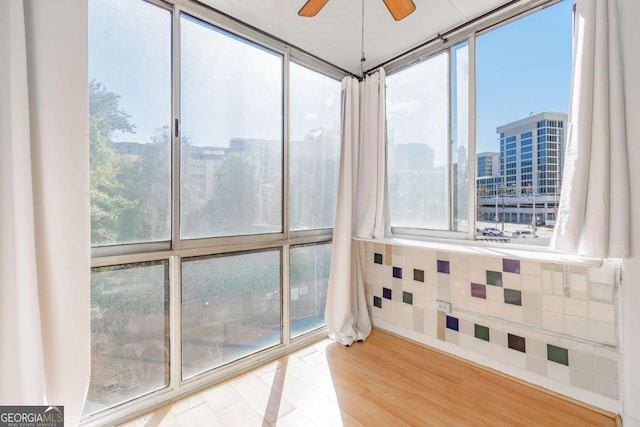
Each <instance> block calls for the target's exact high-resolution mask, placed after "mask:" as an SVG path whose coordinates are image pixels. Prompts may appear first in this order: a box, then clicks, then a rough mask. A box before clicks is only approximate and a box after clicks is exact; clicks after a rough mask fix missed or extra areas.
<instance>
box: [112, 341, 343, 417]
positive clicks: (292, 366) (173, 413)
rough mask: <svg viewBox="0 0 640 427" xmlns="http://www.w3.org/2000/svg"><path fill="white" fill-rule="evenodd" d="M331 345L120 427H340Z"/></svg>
mask: <svg viewBox="0 0 640 427" xmlns="http://www.w3.org/2000/svg"><path fill="white" fill-rule="evenodd" d="M332 343H333V342H332V341H331V340H329V339H325V340H323V341H320V342H318V343H316V344H314V345H312V346H310V347H307V348H304V349H302V350H300V351H298V352H295V353H292V354H290V355H289V356H286V357H283V358H280V359H278V360H276V361H274V362H272V363H269V364H267V365H264V366H262V367H260V368H258V369H256V370H253V371H251V372H249V373H246V374H244V375H241V376H239V377H237V378H234V379H232V380H229V381H227V382H224V383H222V384H219V385H217V386H215V387H212V388H210V389H208V390H205V391H202V392H200V393H196V394H193V395H191V396H189V397H188V398H185V399H183V400H180V401H178V402H176V403H174V404H171V405H167V406H164V407H162V408H160V409H157V410H155V411H154V412H152V413H149V414H146V415H144V416H142V417H140V418H137V419H135V420H133V421H130V422H128V423H126V424H123V425H122V426H123V427H159V426H162V427H172V426H179V427H197V426H272V425H276V423H277V425H278V426H296V427H297V426H326V425H331V426H341V425H342V424H343V420H342V416H341V414H340V407H339V405H338V398H337V396H336V390H335V388H334V384H333V381H332V376H331V372H330V370H329V365H328V363H327V358H326V354H325V350H326V348H327V346H328V345H330V344H332Z"/></svg>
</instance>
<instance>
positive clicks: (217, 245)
mask: <svg viewBox="0 0 640 427" xmlns="http://www.w3.org/2000/svg"><path fill="white" fill-rule="evenodd" d="M138 1H142V2H145V3H148V4H150V5H153V6H158V7H161V8H162V9H165V10H168V11H169V12H170V13H171V46H170V56H171V67H172V68H171V79H170V83H171V88H169V89H168V90H169V91H170V96H171V117H170V120H171V129H170V132H171V142H170V145H171V160H170V166H171V171H170V176H171V214H170V215H171V218H170V224H171V233H170V240H164V241H156V242H142V243H131V244H110V245H102V246H93V245H92V247H91V268H92V269H94V268H100V267H109V266H114V265H126V266H131V267H134V266H135V265H136V264H139V263H145V262H154V261H156V262H168V266H169V267H168V268H169V285H168V286H169V289H168V297H169V303H168V311H169V312H168V318H169V321H168V328H169V339H168V341H169V347H168V349H167V351H168V355H169V356H168V359H169V384H168V386H166V387H164V388H162V389H159V390H156V391H152V392H150V393H147V394H144V395H142V396H140V397H137V398H135V399H133V400H129V401H126V402H123V403H120V404H118V405H116V406H111V407H109V408H106V409H101V410H98V411H97V412H94V413H90V414H88V415H84V416H83V417H82V419H81V425H83V426H94V425H95V426H99V425H106V424H109V425H111V424H114V423H118V422H121V421H124V420H126V419H129V418H131V416H132V415H134V414H139V413H144V412H147V411H148V410H150V409H152V408H153V407H154V406H159V405H161V404H164V403H166V402H168V401H170V400H175V399H177V398H179V397H181V396H185V395H188V394H190V393H193V392H195V391H198V390H201V389H203V388H205V387H210V386H211V385H213V384H215V383H218V382H220V381H224V380H226V379H228V378H230V377H232V376H235V375H237V374H239V373H240V372H243V371H246V370H248V369H251V368H254V367H257V366H259V365H261V364H264V363H266V362H267V361H269V360H273V359H275V358H277V357H280V356H282V355H284V354H286V353H289V352H291V351H294V350H296V349H298V348H302V347H304V346H305V345H308V344H310V343H312V342H315V341H317V340H318V339H319V338H320V337H323V336H326V333H327V329H326V326H324V327H320V328H317V329H314V330H312V331H310V332H307V333H305V334H302V335H300V336H297V337H295V338H291V331H290V295H289V272H290V247H292V246H299V245H310V244H323V243H328V244H330V243H331V241H332V237H333V228H318V229H309V230H296V231H291V230H290V229H289V204H290V201H289V195H290V194H289V187H290V181H289V175H290V174H289V167H290V162H289V154H290V151H289V144H290V139H289V130H290V122H289V105H290V90H289V78H290V75H289V69H290V64H291V63H296V64H298V65H300V66H303V67H305V68H308V69H310V70H312V71H314V72H317V73H320V74H322V75H324V76H326V77H329V78H332V79H334V80H336V81H337V82H338V83H340V81H341V80H342V78H344V77H345V76H347V75H348V73H347V72H346V71H344V70H342V69H340V68H338V67H336V66H333V65H331V64H329V63H326V62H324V61H322V60H320V59H318V58H316V57H313V56H312V55H310V54H308V53H306V52H303V51H301V50H299V49H297V48H295V47H293V46H289V45H288V44H286V43H284V42H283V41H281V40H279V39H277V38H275V37H273V36H270V35H269V34H266V33H263V32H261V31H259V30H257V29H255V28H252V27H249V26H247V25H246V24H244V23H242V22H240V21H237V20H235V19H233V18H231V17H229V16H227V15H225V14H222V13H220V12H218V11H215V10H214V9H211V8H209V7H207V6H205V5H204V4H201V3H198V2H195V1H192V0H168V1H167V2H164V1H162V0H138ZM183 14H185V15H188V16H189V17H191V18H195V19H197V20H200V21H202V22H204V23H205V24H206V25H210V26H213V27H215V28H216V29H219V30H221V31H222V32H224V33H228V34H229V35H230V36H231V37H235V38H238V39H239V40H241V41H242V42H246V43H249V44H251V45H255V46H256V47H257V48H261V49H266V50H268V51H271V52H274V53H277V54H279V55H281V56H282V74H281V79H282V80H281V84H282V92H281V97H282V98H281V101H282V111H281V115H282V117H281V118H282V121H281V126H282V153H281V156H282V159H281V167H282V170H281V174H282V181H281V185H282V198H281V215H282V229H281V231H280V232H276V233H258V234H249V235H238V236H223V237H205V238H189V239H187V238H181V237H180V185H181V183H180V173H181V172H180V167H181V162H180V145H181V135H179V133H178V132H177V130H179V126H180V119H181V116H180V114H181V110H180V95H181V92H180V77H181V75H180V58H181V54H180V43H181V40H180V31H181V26H180V21H181V19H182V16H183ZM187 19H189V18H187ZM261 250H278V251H279V252H280V264H279V268H280V282H281V283H280V286H281V290H282V291H281V292H280V295H279V298H280V310H281V312H280V318H281V341H280V343H279V344H277V345H275V346H271V347H269V348H267V349H264V350H261V351H258V352H257V353H253V354H251V355H248V356H245V357H242V358H240V359H238V360H235V361H232V362H229V363H227V364H224V365H223V366H220V367H216V368H213V369H209V370H207V371H205V372H202V373H200V374H198V375H195V376H193V377H189V378H185V379H182V373H181V366H182V345H181V343H182V326H181V321H182V307H181V302H182V282H181V278H182V271H181V263H182V260H183V259H186V258H191V259H194V258H197V257H201V256H202V257H206V256H215V255H223V254H235V253H242V252H253V251H261Z"/></svg>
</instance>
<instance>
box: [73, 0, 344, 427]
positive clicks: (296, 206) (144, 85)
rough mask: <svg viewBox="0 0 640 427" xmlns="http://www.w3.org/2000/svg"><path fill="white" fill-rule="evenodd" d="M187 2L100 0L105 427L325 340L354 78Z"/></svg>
mask: <svg viewBox="0 0 640 427" xmlns="http://www.w3.org/2000/svg"><path fill="white" fill-rule="evenodd" d="M183 3H184V2H177V3H176V4H174V5H169V4H165V3H162V2H157V1H155V0H149V1H144V0H95V1H94V0H92V1H91V2H89V73H90V81H89V92H90V100H89V101H90V118H89V121H90V130H91V132H90V141H89V143H90V155H91V214H92V217H91V220H92V257H93V259H92V274H91V297H92V307H91V327H92V372H91V384H90V387H89V392H88V396H87V400H86V402H85V406H84V417H85V419H86V420H89V421H90V422H91V423H93V424H96V425H97V424H100V425H111V424H113V422H114V421H116V420H117V419H118V418H120V417H122V416H123V415H124V414H126V413H127V411H128V410H130V409H131V408H133V407H135V408H136V410H139V408H141V407H142V406H143V405H157V404H161V403H162V402H164V401H166V400H167V399H176V398H177V397H178V396H180V395H181V394H183V393H184V392H185V390H186V389H188V388H189V387H190V384H192V383H193V382H198V383H205V382H207V381H212V382H213V381H219V380H220V379H221V378H222V377H223V376H226V375H229V374H230V373H232V372H239V371H242V370H246V369H247V368H249V367H250V366H255V365H257V364H258V363H260V361H262V360H264V358H265V357H272V356H277V355H280V354H282V353H283V352H284V351H286V350H287V349H288V348H289V347H290V345H291V344H292V343H295V344H296V345H298V344H299V343H301V342H304V341H305V340H312V339H314V337H317V336H318V335H319V334H321V333H323V331H322V327H323V326H324V325H325V323H324V300H325V297H326V292H327V285H328V275H329V265H330V262H331V237H332V227H333V216H334V211H335V203H336V191H337V188H336V187H337V175H338V156H339V135H340V120H341V117H340V101H341V85H340V79H341V78H342V77H343V75H342V72H341V71H339V70H336V69H334V68H333V67H331V66H329V65H326V64H322V63H320V62H316V61H313V60H311V59H309V58H308V57H307V56H305V55H303V54H300V52H298V51H297V50H296V49H295V48H291V47H284V46H283V45H282V43H281V42H280V41H275V40H272V39H270V38H269V37H267V36H264V35H259V36H257V35H256V33H254V32H252V30H250V29H247V28H244V27H243V26H241V25H240V24H234V25H233V26H231V27H225V28H224V29H222V28H221V27H220V26H218V25H215V24H216V23H217V24H220V25H221V24H222V23H225V22H227V21H226V20H225V18H224V17H223V16H220V15H217V14H216V13H215V12H212V11H206V12H202V11H200V12H198V18H195V17H194V16H192V15H190V14H189V13H191V12H192V11H191V10H190V9H189V7H187V6H184V5H183ZM227 23H228V22H227ZM245 33H247V34H248V35H249V36H251V40H249V39H248V38H243V37H242V35H243V34H245ZM178 40H179V42H178ZM287 89H288V90H287ZM288 112H290V113H288ZM287 113H288V117H287ZM287 123H288V124H289V126H290V128H289V129H285V124H287ZM285 269H286V270H285Z"/></svg>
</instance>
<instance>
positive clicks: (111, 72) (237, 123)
mask: <svg viewBox="0 0 640 427" xmlns="http://www.w3.org/2000/svg"><path fill="white" fill-rule="evenodd" d="M89 5H90V7H89V28H90V30H89V77H90V79H95V80H96V81H98V82H101V83H103V84H104V85H105V86H106V88H107V89H108V90H110V91H112V92H115V93H117V94H118V95H120V108H121V110H123V111H125V112H126V113H127V114H128V115H129V116H130V122H131V123H132V124H134V125H135V127H136V131H135V133H126V134H118V133H117V134H115V135H114V137H113V139H114V140H115V141H133V142H140V143H146V142H150V141H151V137H152V136H153V135H154V134H155V133H156V132H157V129H159V128H162V127H163V126H170V125H171V79H172V76H171V31H170V30H171V16H170V14H169V12H168V11H167V10H164V9H161V8H159V7H156V6H153V5H150V4H148V3H146V2H142V1H129V0H92V1H91V2H90V3H89ZM181 26H182V28H181V30H182V31H181V40H180V45H181V61H180V74H181V75H180V79H181V94H180V117H181V131H182V134H183V135H186V136H187V137H188V139H189V142H190V143H191V144H195V145H200V146H218V147H221V146H222V147H224V146H228V145H229V140H230V139H231V138H264V139H269V140H282V138H283V120H282V109H283V100H282V82H283V80H282V75H283V56H282V55H281V54H279V53H275V52H271V51H269V50H266V49H262V48H260V49H256V46H255V45H251V44H248V43H246V42H244V41H241V40H239V39H238V38H235V37H228V35H227V34H225V33H222V32H221V31H219V30H217V29H215V27H212V26H209V25H206V24H204V23H202V22H199V21H197V20H195V19H191V18H189V17H183V18H182V19H181ZM290 73H291V96H292V98H295V99H292V104H295V108H291V115H290V119H291V124H292V126H291V138H292V139H293V140H301V139H303V138H304V136H305V135H306V134H308V133H310V132H312V131H314V130H317V129H319V128H324V129H332V128H335V127H336V124H337V122H338V121H339V120H340V82H339V81H337V80H334V79H331V78H329V77H326V76H324V75H321V74H319V73H316V72H312V71H310V70H308V69H306V68H304V67H301V66H297V65H292V66H291V71H290ZM292 107H293V105H292Z"/></svg>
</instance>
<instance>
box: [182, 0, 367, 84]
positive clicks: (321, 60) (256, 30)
mask: <svg viewBox="0 0 640 427" xmlns="http://www.w3.org/2000/svg"><path fill="white" fill-rule="evenodd" d="M194 1H195V2H196V3H198V4H200V5H202V6H204V7H206V8H207V9H210V10H212V11H214V12H215V13H217V14H219V15H222V16H223V17H224V18H226V19H229V20H231V21H233V22H235V23H236V24H240V25H242V26H244V27H246V28H248V29H250V30H251V31H255V32H256V33H258V34H260V35H262V36H264V37H267V38H269V39H271V40H273V41H275V42H277V43H281V44H283V45H285V46H288V47H290V48H293V49H295V50H298V51H300V52H302V53H303V54H304V55H308V56H309V57H311V58H313V59H315V60H316V61H319V62H322V63H323V64H326V65H328V66H330V67H333V68H335V69H337V70H339V71H341V72H343V73H345V74H346V75H349V76H351V77H355V78H357V79H361V77H360V76H358V75H357V74H354V73H352V72H351V71H347V70H345V69H344V68H342V67H338V66H337V65H335V64H332V63H331V62H329V61H327V60H326V59H322V58H320V57H319V56H316V55H314V54H313V53H311V52H308V51H306V50H304V49H302V48H300V47H298V46H296V45H294V44H291V43H289V42H287V41H285V40H282V39H281V38H280V37H276V36H274V35H273V34H270V33H267V32H266V31H263V30H261V29H260V28H257V27H254V26H253V25H251V24H247V23H246V22H244V21H242V20H240V19H238V18H236V17H234V16H231V15H229V14H228V13H225V12H222V11H220V10H218V9H216V8H214V7H213V6H211V5H209V4H207V3H205V2H204V1H203V0H194ZM214 25H215V24H214Z"/></svg>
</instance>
